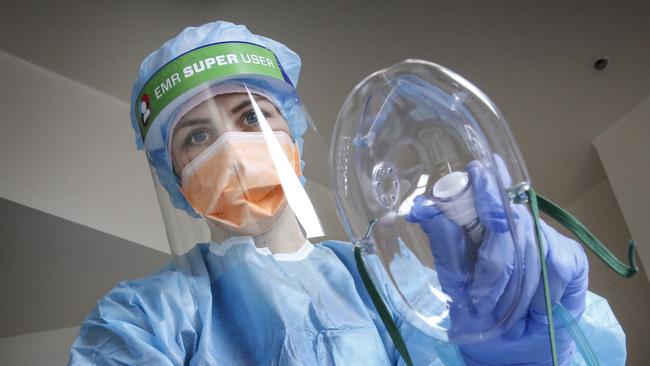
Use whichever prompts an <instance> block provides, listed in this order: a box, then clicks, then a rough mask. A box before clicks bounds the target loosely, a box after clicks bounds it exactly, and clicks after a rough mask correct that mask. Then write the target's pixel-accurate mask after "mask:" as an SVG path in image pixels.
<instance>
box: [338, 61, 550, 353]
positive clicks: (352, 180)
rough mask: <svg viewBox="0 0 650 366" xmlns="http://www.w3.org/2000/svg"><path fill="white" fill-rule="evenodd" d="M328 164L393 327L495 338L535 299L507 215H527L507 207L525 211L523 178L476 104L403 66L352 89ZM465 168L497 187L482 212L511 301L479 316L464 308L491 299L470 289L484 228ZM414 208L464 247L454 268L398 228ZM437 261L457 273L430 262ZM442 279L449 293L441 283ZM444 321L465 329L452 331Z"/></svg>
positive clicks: (533, 261) (447, 74)
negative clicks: (429, 213) (498, 241)
mask: <svg viewBox="0 0 650 366" xmlns="http://www.w3.org/2000/svg"><path fill="white" fill-rule="evenodd" d="M330 154H331V155H330V168H331V172H330V173H331V174H330V175H331V178H332V181H333V186H334V190H335V192H336V198H337V207H338V212H339V216H340V217H341V219H342V221H343V223H344V226H345V229H346V231H347V233H348V235H349V237H350V238H351V240H352V241H353V242H355V243H356V244H357V245H358V246H359V247H360V248H361V249H362V250H361V252H362V255H363V257H364V261H365V263H366V266H367V267H368V271H369V273H370V276H371V277H372V278H373V282H374V283H375V284H378V287H379V292H380V293H382V297H383V298H384V299H385V300H386V301H388V302H389V303H390V304H389V306H390V307H391V308H392V309H394V311H396V312H397V315H398V316H399V317H400V318H402V319H403V320H405V321H408V322H410V323H412V324H413V325H414V326H416V327H417V328H418V329H419V330H420V331H422V332H423V333H425V334H427V335H429V336H432V337H435V338H436V339H440V340H443V341H450V342H455V343H472V342H478V341H483V340H486V339H489V338H492V337H495V336H499V335H501V334H502V333H503V332H504V331H505V330H506V329H508V327H509V326H511V325H512V323H513V322H514V321H515V320H516V319H517V318H519V317H520V316H521V312H522V311H525V307H526V303H527V299H529V297H530V296H531V293H532V292H533V291H534V289H531V288H527V285H526V283H525V282H524V281H523V278H522V276H518V275H517V274H519V273H524V271H523V270H519V269H521V268H522V267H525V266H530V267H531V268H538V267H539V259H538V256H537V255H536V253H534V252H530V251H527V250H526V249H525V247H524V243H520V241H521V240H520V233H518V232H517V227H515V225H514V224H513V216H514V215H520V214H528V212H527V211H525V209H524V211H522V212H523V213H522V212H518V213H515V212H514V211H513V204H517V203H520V202H524V201H525V199H526V198H525V197H526V196H525V190H526V189H527V187H529V186H530V179H529V177H528V173H527V171H526V167H525V165H524V163H523V160H522V158H521V154H520V152H519V149H518V147H517V145H516V143H515V141H514V139H513V138H512V135H511V132H510V130H509V128H508V126H507V124H506V122H505V120H504V118H503V116H502V115H501V114H500V113H499V111H498V110H497V108H496V106H495V105H494V103H492V101H490V100H489V99H488V98H487V97H486V96H485V94H483V93H482V92H481V91H480V90H478V89H477V88H476V87H475V86H474V85H472V84H470V83H469V82H468V81H467V80H465V79H463V78H462V77H460V76H458V75H457V74H455V73H453V72H452V71H450V70H447V69H445V68H443V67H441V66H438V65H436V64H433V63H429V62H425V61H419V60H406V61H404V62H401V63H399V64H396V65H394V66H392V67H389V68H387V69H384V70H381V71H378V72H376V73H374V74H372V75H370V76H369V77H367V78H366V79H365V80H363V81H362V82H360V83H359V84H358V85H357V86H356V87H355V88H354V90H353V91H352V93H351V94H350V95H349V96H348V98H347V99H346V101H345V104H344V105H343V107H342V109H341V112H340V114H339V116H338V120H337V124H336V127H335V130H334V134H333V139H332V145H331V148H330ZM471 169H476V170H478V171H480V172H481V177H482V179H484V180H485V182H488V183H489V184H490V185H491V186H492V187H496V188H495V189H492V190H491V192H492V194H493V196H495V197H492V199H491V202H492V206H495V207H491V208H490V209H491V210H493V214H494V215H495V217H496V216H498V217H497V219H498V220H499V222H500V223H501V224H500V225H501V227H500V229H499V230H500V233H499V234H500V235H507V236H508V239H507V240H503V241H502V242H503V243H502V245H503V246H507V248H503V250H504V252H510V253H513V255H512V260H511V263H509V264H508V265H509V266H510V267H511V269H512V273H513V274H514V275H513V277H512V278H511V279H510V281H509V283H508V286H509V289H510V293H511V294H512V295H513V296H511V297H510V298H509V299H508V301H504V302H503V303H502V304H499V306H497V309H496V310H495V311H492V312H490V314H489V316H486V314H484V312H483V311H482V309H480V308H477V306H476V304H474V303H473V301H474V300H473V299H474V298H475V297H476V296H482V295H484V294H482V293H481V291H483V290H485V291H487V290H488V289H489V288H490V286H489V283H487V282H485V279H482V278H481V269H482V268H484V266H485V265H486V263H483V264H482V267H480V268H479V267H476V262H477V256H480V255H481V245H482V242H483V240H484V236H486V235H492V231H494V228H493V226H494V225H491V222H488V223H486V222H482V219H481V217H480V215H479V214H478V213H477V207H476V205H477V203H479V204H480V202H479V199H477V197H475V194H474V188H473V185H474V183H475V182H473V179H477V178H476V177H472V176H471V175H470V174H469V173H468V172H469V171H470V170H471ZM485 182H483V183H485ZM483 183H482V184H483ZM418 205H419V206H420V207H421V206H428V207H432V208H434V209H437V210H439V211H440V212H441V214H444V215H445V216H446V217H447V218H448V219H449V220H451V221H452V222H453V223H455V224H456V225H457V226H458V227H460V228H462V232H463V238H462V240H458V242H454V243H445V244H442V245H457V246H465V247H466V248H464V249H463V251H462V252H463V253H464V254H463V256H462V258H458V257H454V258H450V257H445V256H444V255H443V256H441V255H438V254H439V253H436V251H440V250H443V251H444V250H449V248H444V249H441V248H436V247H435V245H433V244H432V243H430V240H429V239H428V237H427V235H426V234H425V233H424V232H423V229H422V226H421V225H420V224H418V223H414V222H412V220H409V215H412V214H413V210H414V207H415V206H418ZM519 206H521V205H519ZM416 209H417V207H416ZM452 249H453V248H452ZM445 258H447V259H448V260H450V261H457V262H458V263H454V264H453V265H451V266H450V264H449V263H440V262H441V261H442V260H444V259H445ZM487 265H489V263H487ZM495 265H496V264H495ZM449 268H453V270H449ZM443 269H444V270H443ZM441 276H444V277H445V279H446V283H449V282H450V281H451V282H453V283H454V284H455V285H454V286H453V288H451V287H449V286H447V287H446V286H444V285H443V284H441V282H444V281H441ZM482 283H483V284H485V286H484V287H483V286H482V285H481V284H482ZM482 287H483V288H482ZM529 287H530V286H529ZM459 291H461V292H462V291H465V292H464V295H463V296H461V295H459V293H458V292H459ZM454 313H456V314H460V313H462V314H465V315H467V316H469V317H475V320H476V321H475V322H464V323H463V324H454V321H453V319H454V316H453V315H454ZM468 324H469V325H468Z"/></svg>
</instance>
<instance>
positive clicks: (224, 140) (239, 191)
mask: <svg viewBox="0 0 650 366" xmlns="http://www.w3.org/2000/svg"><path fill="white" fill-rule="evenodd" d="M274 136H275V138H276V139H277V140H278V142H279V144H280V146H281V147H282V150H283V151H284V153H285V155H286V157H287V159H288V160H289V162H290V163H291V165H292V166H293V168H294V171H295V173H296V175H298V176H300V175H301V171H300V157H299V152H298V147H297V145H295V144H294V143H293V142H292V141H291V137H289V135H287V134H286V133H284V132H275V133H274ZM181 190H182V192H183V194H184V196H185V198H186V199H187V200H188V202H189V203H190V204H191V205H192V207H193V208H194V210H196V211H197V212H198V213H200V214H201V215H203V216H204V217H206V218H208V219H210V220H212V221H215V222H218V223H221V224H223V225H225V227H226V229H228V230H230V231H233V232H235V233H237V234H242V235H259V234H261V233H263V232H265V231H267V230H269V229H270V228H271V227H272V226H273V224H274V223H275V219H276V218H277V217H278V216H279V215H278V213H280V212H282V210H283V209H284V207H285V206H286V200H285V195H284V192H283V190H282V186H281V184H280V178H279V177H278V174H277V170H276V169H275V165H274V162H273V160H272V159H271V155H270V154H269V152H268V146H267V144H266V142H265V139H264V134H263V133H262V132H227V133H225V134H223V135H222V136H220V137H219V138H218V139H217V140H216V141H215V142H214V143H213V144H212V145H210V146H209V147H208V148H206V149H205V150H204V151H202V152H201V153H200V154H199V155H198V156H196V157H195V158H194V159H193V160H192V161H190V162H189V163H188V164H187V165H186V166H185V167H184V168H183V170H182V173H181Z"/></svg>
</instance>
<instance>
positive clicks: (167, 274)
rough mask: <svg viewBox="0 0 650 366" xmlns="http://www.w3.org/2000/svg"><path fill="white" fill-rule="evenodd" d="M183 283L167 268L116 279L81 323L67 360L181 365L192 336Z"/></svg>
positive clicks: (191, 341)
mask: <svg viewBox="0 0 650 366" xmlns="http://www.w3.org/2000/svg"><path fill="white" fill-rule="evenodd" d="M185 286H187V283H186V278H185V277H184V276H183V275H182V274H180V273H179V272H176V271H174V270H172V269H171V268H170V267H166V268H163V269H162V270H160V271H158V272H157V273H154V274H153V275H151V276H148V277H145V278H143V279H139V280H136V281H129V282H122V283H120V284H118V285H117V286H116V287H115V288H114V289H113V290H111V291H110V292H109V293H108V294H107V295H106V296H104V298H102V299H101V300H99V301H98V303H97V306H96V307H95V309H93V311H92V312H91V313H90V315H89V316H88V317H87V318H86V319H85V320H84V322H83V323H82V325H81V329H80V331H79V336H78V337H77V339H76V340H75V341H74V343H73V344H72V347H71V349H70V360H69V363H68V365H162V366H165V365H182V364H184V363H185V362H184V360H185V359H186V357H187V355H188V354H191V352H192V349H193V344H194V343H195V337H196V331H195V330H196V329H195V319H191V318H188V314H194V313H195V312H194V311H188V310H187V308H188V307H193V306H194V305H193V303H192V302H191V300H190V301H188V300H184V299H187V296H185V297H183V296H179V294H181V293H183V291H185V288H184V287H185ZM183 309H186V310H183Z"/></svg>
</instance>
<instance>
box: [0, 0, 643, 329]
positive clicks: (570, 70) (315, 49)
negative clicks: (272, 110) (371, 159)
mask: <svg viewBox="0 0 650 366" xmlns="http://www.w3.org/2000/svg"><path fill="white" fill-rule="evenodd" d="M648 14H650V3H649V2H646V1H625V2H613V1H608V2H606V1H589V2H588V1H545V2H514V1H490V2H487V1H486V2H474V1H453V2H450V1H420V2H415V1H413V2H399V3H397V2H394V1H383V0H374V1H355V2H352V1H327V2H316V1H313V2H309V1H289V0H281V1H207V0H186V1H153V0H141V1H111V2H108V1H104V2H98V1H81V0H60V1H57V2H46V1H33V0H24V1H21V2H8V3H6V4H3V10H2V12H0V50H2V51H5V52H7V53H10V54H12V55H14V56H16V57H19V58H22V59H24V60H27V61H28V62H30V63H33V64H36V65H38V66H40V67H42V68H45V69H48V70H50V71H52V72H55V73H57V74H60V75H62V76H64V77H67V78H69V79H72V80H75V81H77V82H79V83H82V84H84V85H86V86H89V87H91V88H94V89H96V90H98V91H101V92H103V93H106V94H109V95H111V96H114V97H115V98H118V99H120V100H122V101H125V102H128V100H129V97H130V93H131V85H132V83H133V81H134V79H135V76H136V74H137V70H138V65H139V62H140V61H141V60H142V59H143V58H144V57H145V56H146V55H147V54H148V53H149V52H151V51H153V50H154V49H156V47H158V46H159V45H160V44H162V43H163V42H164V41H166V40H167V39H169V38H170V37H173V36H174V35H175V34H177V33H178V32H179V31H180V30H182V29H183V28H184V27H185V26H189V25H198V24H202V23H204V22H208V21H212V20H216V19H223V20H229V21H233V22H237V23H242V24H247V25H248V26H249V28H250V29H251V30H252V31H253V32H255V33H258V34H261V35H265V36H268V37H271V38H274V39H277V40H280V41H282V42H283V43H285V44H287V45H288V46H289V47H291V48H292V49H294V50H295V51H297V52H298V53H299V54H300V55H301V57H302V60H303V72H302V74H301V81H300V84H299V88H298V89H299V92H300V94H301V96H302V98H303V100H304V102H305V104H306V105H307V106H308V108H309V110H310V113H311V115H312V117H313V119H314V121H315V123H316V125H317V127H318V128H319V131H320V133H321V134H322V135H323V139H325V140H328V139H329V137H330V134H331V131H332V128H333V124H334V121H335V119H336V115H337V113H338V110H339V107H340V106H341V104H342V103H343V100H344V99H345V97H346V95H347V93H348V92H349V91H350V90H351V89H352V87H353V86H354V85H355V83H357V82H358V81H360V80H361V79H362V78H363V77H365V76H366V75H368V74H369V73H371V72H373V71H375V70H377V69H380V68H383V67H386V66H388V65H391V64H393V63H396V62H399V61H401V60H403V59H405V58H422V59H426V60H430V61H433V62H436V63H439V64H441V65H444V66H446V67H448V68H450V69H452V70H454V71H456V72H458V73H459V74H461V75H463V76H464V77H466V78H467V79H468V80H470V81H472V82H473V83H475V84H476V85H477V86H478V87H479V88H480V89H482V90H483V91H484V92H485V93H486V94H487V95H488V96H489V97H490V98H491V99H493V100H494V101H495V103H496V104H497V105H498V106H499V108H500V109H501V111H502V112H503V114H504V115H505V116H506V118H507V119H508V121H509V123H510V126H511V128H512V130H513V133H514V135H515V138H516V139H517V140H518V142H519V145H520V147H521V149H522V152H523V155H524V158H525V160H526V162H527V165H528V169H529V172H530V174H531V176H532V179H533V183H534V184H535V186H536V187H537V189H538V190H539V191H541V192H544V193H545V194H546V195H548V196H550V197H552V198H553V199H554V200H556V201H558V202H559V203H561V204H563V205H568V204H570V203H572V202H574V201H575V200H577V199H579V198H580V197H581V196H582V195H583V194H584V193H585V192H587V191H589V190H590V189H591V188H592V187H595V186H596V185H597V184H598V183H600V182H602V181H603V180H604V179H605V173H604V171H603V168H602V166H601V165H600V162H599V160H598V156H597V154H596V152H595V150H594V148H593V146H592V141H593V140H594V139H595V138H596V137H597V136H598V135H600V134H601V133H602V132H603V131H605V130H606V129H607V128H608V127H609V126H611V125H612V124H613V123H615V122H616V121H617V120H619V119H620V118H621V117H622V116H623V115H624V114H625V113H627V112H628V111H629V110H631V109H632V108H633V107H634V106H636V105H637V104H638V103H639V102H640V101H642V100H644V99H645V98H647V97H648V96H649V95H650V72H648V67H649V65H650V47H648V45H650V22H648ZM601 55H607V56H609V59H610V65H609V67H608V68H607V69H606V70H604V71H600V72H598V71H595V70H594V69H593V68H592V62H593V60H594V59H595V58H597V57H598V56H601ZM3 87H8V86H3ZM53 97H55V96H53ZM3 123H4V122H3ZM129 124H130V123H129V121H128V120H124V121H116V122H115V125H114V128H115V129H128V128H129ZM323 156H326V155H323ZM309 164H310V165H308V169H309V170H310V171H311V172H312V176H313V177H315V179H316V180H317V181H319V182H320V183H322V184H325V185H327V182H328V177H327V176H326V174H325V173H324V172H327V161H326V159H321V160H320V161H310V162H309ZM25 210H30V209H29V208H26V207H21V206H20V205H16V204H14V203H12V202H9V201H6V200H0V214H2V217H3V218H5V217H9V216H11V217H15V218H16V220H18V219H19V218H22V219H20V220H28V221H20V220H18V221H16V222H15V223H13V224H11V225H12V226H11V227H20V225H23V224H24V222H40V220H45V221H46V222H49V224H45V225H46V226H42V227H41V228H42V230H41V232H40V234H39V233H34V232H30V231H29V230H24V231H16V230H13V229H11V228H10V227H9V226H7V225H9V224H8V223H7V222H6V221H5V226H4V227H3V229H2V230H1V231H0V239H2V240H3V241H6V243H13V244H12V245H13V246H10V245H4V243H3V248H4V250H5V251H3V252H2V253H0V258H4V261H5V262H7V263H4V265H7V266H8V267H7V268H10V269H12V271H14V272H9V273H8V275H9V276H14V277H4V278H16V276H23V275H22V274H23V273H24V271H28V272H30V271H31V272H33V273H37V272H38V271H41V270H43V271H44V270H45V269H47V268H48V267H47V266H48V263H49V262H48V261H49V260H55V259H56V258H57V257H56V255H57V253H66V252H68V253H69V252H75V253H79V254H78V256H77V257H75V258H76V259H74V260H71V259H65V258H63V259H62V258H58V259H56V260H57V261H58V262H57V263H58V264H56V265H57V266H59V267H57V268H54V269H52V268H50V270H52V271H54V270H56V271H59V272H61V273H63V275H62V276H65V277H66V279H67V280H68V281H71V283H73V285H70V286H69V287H68V288H59V287H57V286H61V285H60V283H61V282H60V281H61V280H62V279H60V278H59V279H57V280H52V281H51V283H50V282H47V281H45V282H43V283H41V284H38V283H36V282H34V281H37V280H32V282H29V284H28V285H25V286H23V288H22V289H20V288H18V287H20V286H22V285H21V284H22V283H20V284H19V285H17V286H13V287H11V286H9V285H7V284H6V283H5V284H4V285H3V287H2V288H0V292H1V293H8V292H9V291H13V292H11V293H12V294H17V295H15V296H21V297H20V299H25V302H22V300H14V302H13V303H7V302H4V303H3V305H2V306H3V308H2V310H5V311H0V314H2V313H4V314H17V313H20V312H21V311H20V309H21V307H20V306H18V305H20V304H21V303H22V304H23V310H24V311H23V312H22V313H23V314H25V315H24V316H22V317H16V319H14V320H12V322H9V319H0V324H8V325H9V326H8V327H6V328H4V329H1V330H0V336H2V335H8V334H18V333H22V332H29V331H35V330H44V329H53V328H60V327H63V326H70V325H74V324H75V323H78V322H79V321H80V320H81V319H82V317H83V316H82V315H83V314H86V313H87V311H88V308H89V307H90V306H92V303H93V302H94V299H96V298H97V296H99V294H101V293H103V292H105V291H106V289H107V288H110V286H112V285H113V284H114V282H115V281H117V280H119V279H121V278H132V277H133V276H139V275H141V274H142V273H146V272H148V271H150V270H151V269H152V268H155V267H156V266H158V265H159V264H160V263H163V262H164V261H166V260H168V257H167V256H166V255H164V254H160V253H159V252H156V251H154V250H150V249H139V248H138V245H137V244H136V243H131V242H128V241H124V240H123V239H119V238H115V237H113V236H111V235H110V234H107V233H103V232H100V231H93V230H92V229H89V228H86V227H83V226H81V225H78V224H75V223H73V222H67V221H65V220H62V219H59V218H56V217H49V216H48V215H47V214H45V213H42V212H31V213H30V212H28V211H25ZM15 212H18V213H20V214H16V213H15ZM29 215H35V216H33V217H31V216H29ZM28 216H29V217H28ZM48 220H49V221H48ZM45 221H44V222H45ZM12 222H13V221H12ZM21 223H22V224H21ZM47 225H50V226H49V227H50V229H47V227H48V226H47ZM10 229H11V230H10ZM53 230H54V231H57V230H58V231H59V232H67V233H68V234H65V235H69V237H68V236H65V235H64V234H61V235H64V236H65V237H61V238H59V239H57V240H58V241H56V242H52V243H54V244H52V245H53V247H56V248H59V249H57V250H54V251H51V250H48V249H47V248H44V247H43V245H44V243H48V240H47V239H48V238H49V237H50V236H48V235H49V233H50V232H51V231H53ZM39 235H40V236H39ZM17 243H21V244H22V243H31V244H30V245H27V246H21V249H19V250H20V251H22V254H20V258H16V259H20V260H21V261H23V262H20V263H23V264H29V266H30V267H24V266H17V265H13V266H12V260H13V259H8V258H12V253H13V250H17V249H16V248H18V247H17V246H16V245H17ZM57 243H58V244H57ZM66 243H75V245H76V246H75V247H74V248H72V247H70V248H67V249H66V248H65V245H66ZM87 243H88V245H86V244H87ZM90 243H92V244H90ZM108 243H110V245H111V246H114V248H113V249H111V251H113V252H112V253H113V254H110V253H109V252H111V251H108V250H106V247H107V245H108ZM55 244H56V245H55ZM83 245H86V246H85V247H84V248H83V249H82V250H81V251H79V249H78V248H79V247H80V246H83ZM9 248H11V250H10V249H9ZM115 248H117V249H115ZM156 253H157V254H156ZM105 256H109V257H110V256H113V257H115V256H117V257H115V258H113V257H111V258H113V259H114V262H115V263H123V266H124V269H119V270H120V271H122V272H121V274H120V275H114V274H113V275H107V274H106V273H111V271H115V268H114V267H113V266H111V265H110V263H112V262H113V261H112V260H111V261H103V260H102V258H104V257H105ZM118 257H119V258H118ZM145 258H149V259H145ZM34 261H36V262H34ZM66 261H67V262H66ZM16 263H18V262H16ZM84 263H86V264H84ZM140 263H142V265H139V264H140ZM4 265H3V266H0V267H4ZM79 266H83V267H79ZM21 268H22V269H21ZM66 268H67V269H66ZM70 268H74V269H75V271H77V272H78V273H81V269H85V270H87V271H88V272H86V273H85V274H84V275H83V277H82V278H79V276H77V277H75V272H71V271H70ZM80 268H81V269H80ZM57 273H58V272H57ZM23 278H24V281H28V280H27V278H29V276H26V277H23ZM86 278H94V279H98V282H97V283H98V284H99V285H97V286H94V284H95V283H94V282H93V283H92V286H91V287H93V288H88V287H84V283H83V282H84V280H85V279H86ZM30 286H31V287H30ZM45 289H49V290H48V291H46V290H45ZM80 290H83V291H86V290H87V291H86V292H84V295H83V296H86V297H84V298H83V299H81V300H79V302H80V304H81V305H79V306H77V307H75V306H68V307H66V306H65V304H64V303H60V304H59V305H61V307H59V308H54V307H53V308H52V309H53V310H50V311H49V312H48V310H47V309H45V310H44V309H43V308H42V307H41V306H40V305H41V304H43V303H44V302H45V301H49V300H50V299H51V298H52V296H54V295H55V294H57V293H58V294H59V295H58V296H59V298H61V299H65V298H66V297H65V296H72V294H74V293H79V292H78V291H80ZM5 291H7V292H5ZM39 291H40V293H41V295H40V297H38V298H30V296H32V295H34V294H35V293H38V292H39ZM68 298H69V297H68ZM57 301H58V300H57ZM27 303H30V304H31V305H29V306H26V305H24V304H27ZM16 304H18V305H16ZM56 309H63V310H56ZM55 310H56V311H55ZM61 312H62V313H61ZM34 314H37V315H34ZM57 314H58V315H59V316H57ZM30 319H31V320H30ZM47 319H50V320H49V321H48V320H47Z"/></svg>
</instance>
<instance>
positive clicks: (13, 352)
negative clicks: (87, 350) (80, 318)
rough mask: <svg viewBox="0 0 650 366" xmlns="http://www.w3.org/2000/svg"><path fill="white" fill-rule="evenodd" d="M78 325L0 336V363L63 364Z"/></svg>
mask: <svg viewBox="0 0 650 366" xmlns="http://www.w3.org/2000/svg"><path fill="white" fill-rule="evenodd" d="M78 333H79V327H70V328H61V329H55V330H50V331H47V332H38V333H29V334H24V335H19V336H15V337H3V338H0V365H8V366H9V365H23V366H28V365H34V366H36V365H65V364H66V363H67V362H68V354H69V353H68V352H69V350H70V345H72V342H73V341H74V339H75V338H76V337H77V334H78Z"/></svg>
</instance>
